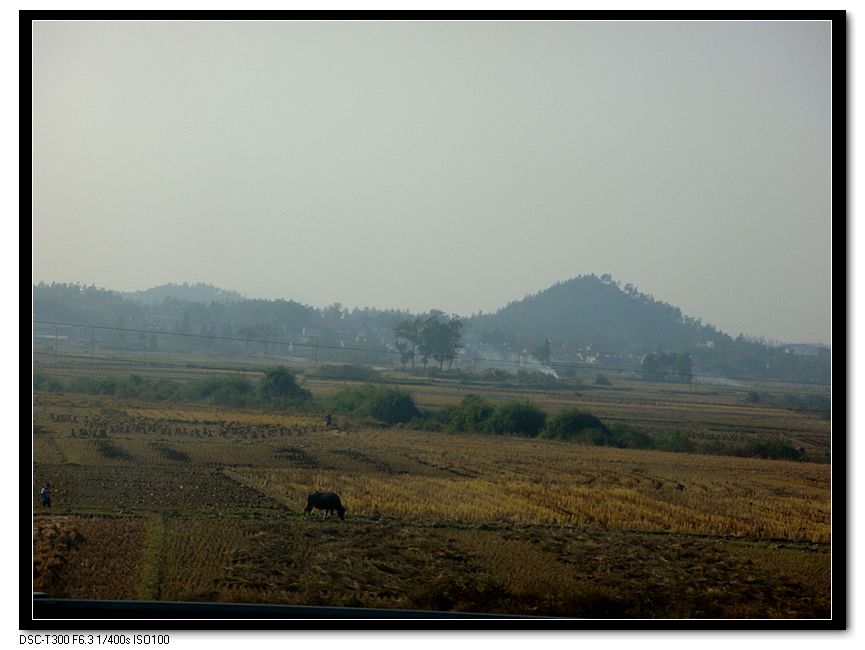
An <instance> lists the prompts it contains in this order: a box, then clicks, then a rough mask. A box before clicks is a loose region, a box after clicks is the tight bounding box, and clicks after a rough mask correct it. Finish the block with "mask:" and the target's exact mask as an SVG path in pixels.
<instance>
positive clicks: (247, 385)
mask: <svg viewBox="0 0 865 650" xmlns="http://www.w3.org/2000/svg"><path fill="white" fill-rule="evenodd" d="M181 396H182V397H184V398H186V399H189V400H192V401H196V402H210V403H212V404H220V405H222V406H247V405H248V404H250V403H251V402H253V401H254V399H255V387H254V386H253V385H252V383H251V382H250V381H249V380H248V379H246V378H245V377H239V376H237V375H232V376H229V377H208V378H206V379H199V380H196V381H192V382H190V383H189V384H187V385H186V386H184V387H183V389H182V390H181Z"/></svg>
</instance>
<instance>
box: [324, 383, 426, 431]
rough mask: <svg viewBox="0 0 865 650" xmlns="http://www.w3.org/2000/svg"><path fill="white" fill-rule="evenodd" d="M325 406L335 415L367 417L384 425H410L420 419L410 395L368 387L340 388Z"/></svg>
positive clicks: (377, 387)
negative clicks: (351, 414)
mask: <svg viewBox="0 0 865 650" xmlns="http://www.w3.org/2000/svg"><path fill="white" fill-rule="evenodd" d="M327 405H328V407H329V408H330V410H332V411H334V412H336V413H353V414H355V415H359V416H369V417H373V418H375V419H376V420H379V421H380V422H384V423H385V424H399V423H404V422H410V421H411V420H412V419H413V418H418V417H420V416H421V415H422V414H421V412H420V410H419V409H418V408H417V406H415V403H414V400H413V399H412V396H411V395H410V394H409V393H406V392H404V391H401V390H397V389H394V388H385V387H382V386H373V385H371V384H365V385H363V386H360V387H359V388H343V389H342V390H340V391H338V392H337V393H336V394H335V395H333V396H332V397H331V398H330V399H329V400H328V401H327Z"/></svg>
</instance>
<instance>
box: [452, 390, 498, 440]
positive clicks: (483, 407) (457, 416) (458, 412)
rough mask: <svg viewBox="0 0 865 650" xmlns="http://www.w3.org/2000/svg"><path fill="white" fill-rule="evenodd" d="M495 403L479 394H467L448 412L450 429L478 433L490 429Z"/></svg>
mask: <svg viewBox="0 0 865 650" xmlns="http://www.w3.org/2000/svg"><path fill="white" fill-rule="evenodd" d="M493 410H494V408H493V405H492V404H490V403H489V402H488V401H486V400H485V399H483V398H481V397H478V396H477V395H466V396H465V397H464V398H463V401H462V402H460V404H459V406H457V407H456V408H453V409H450V410H449V411H448V412H447V420H446V422H447V424H446V427H447V429H448V431H459V432H466V433H478V432H481V431H487V430H488V421H489V419H490V416H491V415H492V414H493Z"/></svg>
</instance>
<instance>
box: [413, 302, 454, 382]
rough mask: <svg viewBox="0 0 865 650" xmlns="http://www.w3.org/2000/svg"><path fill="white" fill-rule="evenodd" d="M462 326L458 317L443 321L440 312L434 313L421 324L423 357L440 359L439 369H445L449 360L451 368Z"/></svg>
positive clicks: (421, 350) (420, 346)
mask: <svg viewBox="0 0 865 650" xmlns="http://www.w3.org/2000/svg"><path fill="white" fill-rule="evenodd" d="M462 327H463V323H462V321H461V320H460V319H459V318H458V317H453V318H451V319H449V320H444V321H442V320H439V314H433V315H432V316H430V317H429V318H427V319H426V320H425V321H424V322H423V325H422V326H421V330H420V345H419V346H418V347H419V349H420V352H421V354H422V355H423V358H424V359H428V358H430V357H432V358H433V359H435V360H436V361H438V362H439V369H443V368H444V364H445V361H447V362H448V368H450V367H451V365H452V364H453V360H454V358H455V357H456V351H457V349H458V348H459V344H460V337H461V331H462Z"/></svg>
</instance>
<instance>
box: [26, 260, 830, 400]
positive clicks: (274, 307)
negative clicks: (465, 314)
mask: <svg viewBox="0 0 865 650" xmlns="http://www.w3.org/2000/svg"><path fill="white" fill-rule="evenodd" d="M33 316H34V320H35V321H36V323H35V325H36V327H35V328H34V333H35V334H36V335H37V336H43V337H47V336H51V335H55V334H59V333H62V334H64V336H67V337H68V339H67V345H69V346H71V347H74V346H76V345H77V346H83V347H84V348H86V349H91V350H92V348H93V346H94V345H97V346H100V347H102V346H104V347H109V348H117V349H121V350H136V349H138V350H142V351H146V350H154V351H155V350H161V351H167V352H174V351H177V352H188V351H201V352H208V353H212V354H226V355H230V354H264V355H272V354H281V355H288V354H289V353H290V355H293V356H298V355H300V356H308V357H310V358H313V359H315V360H317V361H319V362H332V363H362V364H390V363H394V361H395V357H394V350H395V346H396V340H395V336H394V326H396V325H397V324H399V323H400V322H403V321H405V320H413V319H414V318H416V317H417V316H415V315H412V314H411V313H410V312H408V311H400V310H378V309H370V308H366V309H353V310H348V309H345V308H343V307H342V306H341V305H339V304H334V305H331V306H329V307H326V308H324V309H316V308H314V307H310V306H307V305H302V304H300V303H297V302H294V301H292V300H260V299H257V300H253V299H248V298H244V297H243V296H241V295H240V294H237V293H235V292H232V291H225V290H222V289H219V288H217V287H214V286H212V285H206V284H197V285H188V284H183V285H176V284H168V285H163V286H161V287H154V288H153V289H148V290H147V291H138V292H134V293H132V294H121V293H119V292H116V291H110V290H106V289H101V288H97V287H95V286H89V287H88V286H82V285H78V284H57V283H52V284H44V283H40V284H38V285H34V286H33ZM424 316H426V315H421V317H424ZM463 321H464V327H463V330H462V346H463V353H462V358H463V359H464V360H471V359H481V360H483V359H486V360H489V361H492V360H499V361H507V362H508V363H515V362H516V359H519V358H522V357H523V356H524V355H523V351H524V350H527V351H528V352H529V353H530V354H531V355H533V356H535V357H536V358H537V359H539V360H541V361H543V362H544V363H552V364H559V365H557V366H556V368H558V369H562V368H567V367H570V368H571V370H575V369H576V368H578V367H582V368H585V366H586V364H592V365H591V367H593V368H598V369H599V370H600V369H616V370H623V371H629V372H637V373H639V372H640V371H641V369H642V365H641V364H642V359H643V358H644V357H645V356H646V355H648V354H650V353H654V354H660V353H663V354H675V355H678V356H679V357H682V358H684V356H685V355H688V356H690V358H691V360H692V362H693V372H694V374H695V375H712V376H715V377H727V378H736V379H749V378H750V379H773V380H784V381H800V382H809V383H817V384H828V383H829V382H830V380H831V351H830V350H829V349H828V348H821V347H815V348H814V349H811V348H808V349H807V350H805V349H803V348H801V346H793V345H787V346H773V345H767V344H766V343H764V342H761V341H757V340H753V339H747V338H745V337H744V336H742V335H739V336H738V337H737V338H735V339H733V338H731V337H730V336H728V335H727V334H725V333H723V332H720V331H718V330H716V329H715V328H714V327H713V326H711V325H704V324H703V323H702V322H701V321H700V319H698V318H692V317H689V316H686V315H684V314H682V312H681V310H680V309H679V308H678V307H674V306H673V305H670V304H667V303H665V302H661V301H658V300H655V299H654V298H653V297H652V296H650V295H647V294H644V293H641V292H640V291H638V290H637V289H636V288H634V287H633V286H631V285H624V286H621V285H620V284H619V283H618V282H615V281H614V280H613V279H612V278H611V277H610V276H609V275H602V276H600V277H598V276H595V275H586V276H579V277H576V278H572V279H570V280H567V281H565V282H559V283H557V284H555V285H553V286H551V287H549V288H548V289H545V290H543V291H540V292H539V293H537V294H534V295H531V296H526V297H525V298H523V299H522V300H518V301H514V302H512V303H510V304H508V305H506V306H505V307H502V308H501V309H499V310H498V311H497V312H495V313H494V314H479V315H477V316H473V317H471V318H466V319H463ZM64 323H65V324H67V325H66V326H65V327H66V328H67V330H68V331H63V332H60V331H59V330H57V329H56V328H57V327H58V325H62V324H64ZM514 367H516V366H514Z"/></svg>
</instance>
